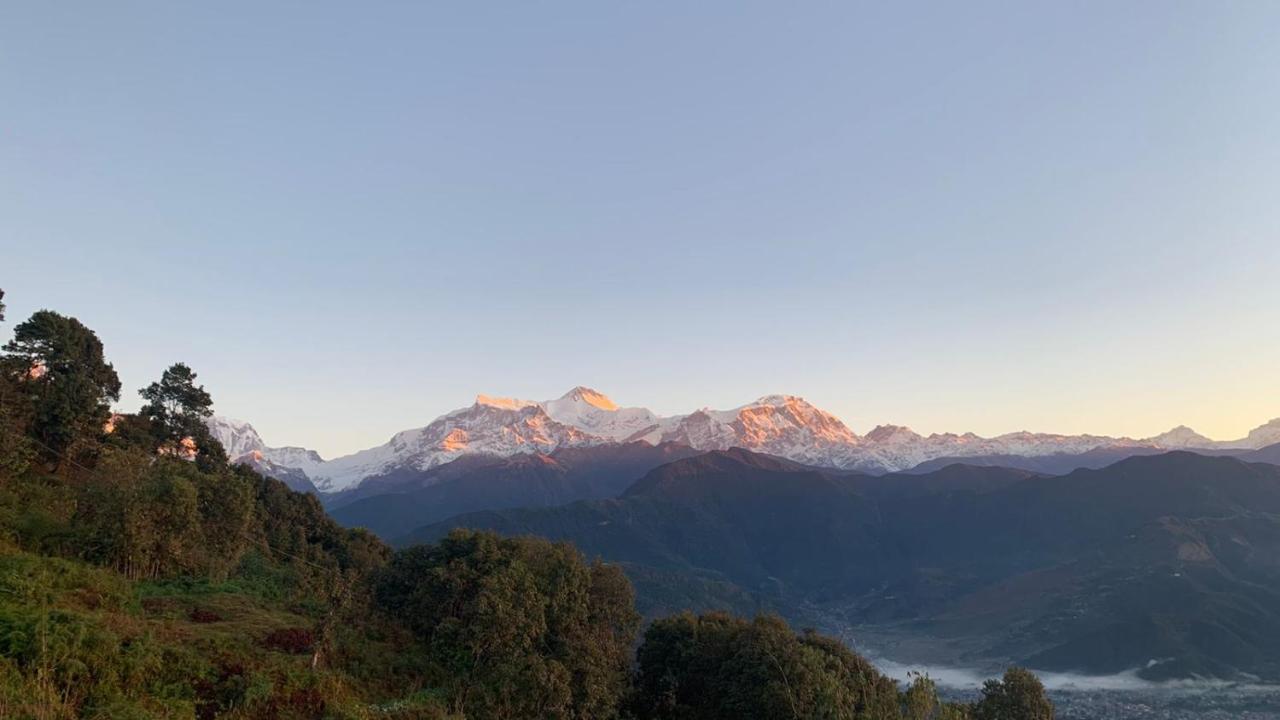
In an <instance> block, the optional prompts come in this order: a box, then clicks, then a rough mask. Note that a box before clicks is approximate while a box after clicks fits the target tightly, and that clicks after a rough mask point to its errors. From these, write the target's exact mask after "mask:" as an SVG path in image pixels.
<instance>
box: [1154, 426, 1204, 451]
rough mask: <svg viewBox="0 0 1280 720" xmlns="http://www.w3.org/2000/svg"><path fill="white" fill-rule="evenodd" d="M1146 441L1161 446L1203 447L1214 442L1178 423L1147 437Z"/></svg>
mask: <svg viewBox="0 0 1280 720" xmlns="http://www.w3.org/2000/svg"><path fill="white" fill-rule="evenodd" d="M1147 441H1148V442H1150V443H1151V444H1153V445H1156V446H1157V447H1162V448H1194V447H1200V448H1203V447H1211V446H1212V445H1213V444H1214V443H1213V441H1212V440H1210V439H1209V438H1207V437H1205V436H1203V435H1201V434H1200V433H1198V432H1196V431H1195V430H1192V429H1191V428H1189V427H1187V426H1186V425H1179V426H1177V427H1175V428H1173V429H1172V430H1169V431H1167V432H1162V433H1160V434H1159V435H1156V436H1155V437H1151V438H1147Z"/></svg>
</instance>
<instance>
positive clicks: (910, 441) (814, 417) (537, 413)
mask: <svg viewBox="0 0 1280 720" xmlns="http://www.w3.org/2000/svg"><path fill="white" fill-rule="evenodd" d="M210 428H211V429H212V430H213V432H214V435H215V436H216V437H218V439H219V440H221V441H222V442H223V445H224V446H226V448H227V452H228V455H229V456H230V457H232V458H233V459H239V458H242V457H246V456H247V454H248V453H250V452H258V453H261V455H262V457H263V459H264V460H266V461H269V462H270V463H271V465H272V466H273V467H274V468H277V469H275V470H271V472H273V473H285V472H288V473H289V474H292V475H295V476H296V475H297V474H298V473H301V474H302V475H304V476H305V477H306V478H307V479H308V480H309V481H310V482H311V483H313V484H314V485H315V487H316V488H318V489H319V490H320V491H322V492H326V493H332V492H339V491H343V490H347V489H350V488H353V487H356V486H358V485H360V483H361V482H364V481H365V480H366V479H369V478H377V477H379V476H384V475H387V474H393V473H397V472H403V471H413V472H425V471H428V470H430V469H431V468H433V467H436V466H439V465H442V464H445V463H448V462H451V461H453V460H456V459H458V458H460V457H464V456H469V455H492V456H496V457H513V456H517V455H528V454H536V453H543V454H546V453H551V452H554V451H556V450H558V449H561V448H574V447H593V446H598V445H606V444H611V443H629V442H647V443H649V444H651V445H655V446H656V445H659V444H661V443H677V444H681V445H685V446H688V447H690V448H693V449H695V450H703V451H710V450H727V449H729V448H745V449H747V450H751V451H753V452H759V453H765V454H769V455H776V456H778V457H783V458H787V459H790V460H794V461H796V462H800V463H804V464H807V465H814V466H819V467H829V468H837V469H842V470H856V471H861V472H868V473H885V472H896V471H902V470H907V469H910V468H914V467H916V466H919V465H921V464H922V463H929V462H931V461H937V460H938V459H940V458H947V459H962V458H995V457H1013V458H1057V460H1058V464H1061V463H1066V462H1069V460H1068V458H1070V457H1073V456H1077V455H1085V454H1088V453H1093V454H1094V455H1099V454H1101V455H1105V456H1107V457H1112V458H1114V457H1118V456H1124V455H1126V454H1142V453H1144V452H1153V451H1159V450H1165V449H1188V448H1194V449H1206V450H1236V449H1239V450H1246V449H1256V448H1260V447H1263V446H1265V445H1269V444H1273V443H1275V442H1280V419H1276V420H1273V421H1271V422H1270V423H1267V424H1266V425H1263V426H1261V427H1259V428H1257V429H1255V430H1254V431H1252V432H1251V433H1250V434H1249V435H1248V436H1247V437H1245V438H1241V439H1239V440H1234V441H1226V442H1218V441H1214V440H1210V439H1208V438H1206V437H1204V436H1202V435H1200V434H1198V433H1196V432H1194V431H1193V430H1191V429H1190V428H1186V427H1181V426H1180V427H1177V428H1174V429H1173V430H1170V431H1169V432H1166V433H1162V434H1160V435H1157V436H1155V437H1151V438H1145V439H1132V438H1116V437H1107V436H1099V435H1057V434H1048V433H1031V432H1015V433H1008V434H1005V435H999V436H996V437H991V438H984V437H980V436H978V435H975V434H973V433H963V434H956V433H935V434H932V435H928V436H924V435H920V434H918V433H916V432H914V431H913V430H911V429H910V428H908V427H904V426H900V425H880V426H878V427H876V428H874V429H872V430H871V431H870V432H868V433H867V434H866V435H862V436H860V435H858V434H857V433H855V432H854V431H853V430H852V429H850V428H849V427H848V426H847V425H845V424H844V422H842V421H841V420H840V419H839V418H837V417H836V416H834V415H832V414H831V413H829V412H826V411H825V410H822V409H820V408H818V407H816V406H814V405H813V404H811V403H809V402H807V401H806V400H804V399H803V398H800V397H796V396H793V395H767V396H764V397H762V398H760V399H758V400H756V401H755V402H752V403H748V404H746V405H742V406H740V407H737V408H733V409H730V410H714V409H711V408H703V409H700V410H696V411H694V412H692V413H689V414H687V415H675V416H667V417H662V416H659V415H656V414H655V413H653V412H652V411H650V410H648V409H645V408H641V407H619V406H618V405H617V404H616V403H614V402H613V401H612V400H610V399H609V398H608V397H607V396H605V395H604V394H602V393H600V392H598V391H595V390H592V389H590V388H586V387H576V388H573V389H572V390H570V391H569V392H567V393H565V394H564V395H562V396H560V397H558V398H556V399H553V400H545V401H532V400H518V399H511V398H501V397H491V396H487V395H480V396H478V397H477V398H476V401H475V402H474V403H473V404H472V405H471V406H469V407H466V408H461V409H458V410H454V411H453V412H450V413H447V414H445V415H443V416H441V417H439V418H437V419H436V420H434V421H432V422H431V423H430V424H428V425H427V426H425V427H421V428H416V429H412V430H405V431H403V432H400V433H397V434H396V435H395V436H393V437H392V438H391V439H390V440H389V441H388V442H387V443H385V444H383V445H380V446H378V447H374V448H370V449H368V450H362V451H360V452H357V453H354V454H352V455H347V456H344V457H339V458H335V459H332V460H328V461H325V460H322V459H321V458H320V456H319V455H318V454H316V453H315V452H314V451H311V450H306V449H304V448H294V447H284V448H273V447H269V446H267V445H266V444H265V443H264V442H263V441H262V438H261V437H259V435H258V433H257V432H256V431H255V430H254V429H253V427H252V426H251V425H249V424H248V423H244V422H240V421H234V420H229V419H226V418H213V419H211V420H210ZM1015 464H1016V463H1015ZM1051 464H1052V463H1051ZM264 467H265V466H264Z"/></svg>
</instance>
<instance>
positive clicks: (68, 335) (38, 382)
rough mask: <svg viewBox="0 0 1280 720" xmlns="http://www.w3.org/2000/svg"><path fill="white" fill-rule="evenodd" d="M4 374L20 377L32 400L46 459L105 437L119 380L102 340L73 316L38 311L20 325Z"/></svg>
mask: <svg viewBox="0 0 1280 720" xmlns="http://www.w3.org/2000/svg"><path fill="white" fill-rule="evenodd" d="M4 352H5V355H4V358H3V361H2V362H3V372H4V373H5V374H6V375H7V376H9V377H10V378H16V379H17V381H18V382H17V384H18V386H19V388H20V392H21V394H22V396H23V397H24V399H25V401H26V402H27V403H28V411H29V414H30V417H31V426H30V433H31V436H32V437H33V438H34V439H35V440H36V441H37V442H38V443H39V444H40V445H41V446H42V447H41V451H42V452H43V453H44V454H45V456H46V458H47V459H51V460H52V459H56V458H58V457H60V456H61V455H62V454H63V453H64V452H66V451H67V450H68V449H69V448H70V447H71V445H72V443H73V442H75V441H76V440H79V439H83V438H93V437H98V436H100V435H102V431H103V426H104V425H105V423H106V421H107V419H108V418H109V417H110V405H109V403H110V402H112V401H115V400H119V399H120V378H119V377H118V376H117V375H116V371H115V368H113V367H111V363H108V362H107V361H106V358H105V356H104V354H103V351H102V342H101V341H100V340H98V336H97V335H95V334H94V332H93V331H92V330H90V329H89V328H87V327H85V326H84V325H83V324H81V323H80V321H79V320H76V319H75V318H69V317H65V316H63V315H59V314H58V313H56V312H53V311H51V310H40V311H38V312H36V313H35V314H33V315H32V316H31V318H30V319H29V320H27V321H26V322H23V323H21V324H19V325H18V326H17V327H16V328H15V329H14V333H13V339H12V340H10V341H9V342H8V343H7V344H6V345H5V346H4Z"/></svg>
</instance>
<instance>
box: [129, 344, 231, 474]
mask: <svg viewBox="0 0 1280 720" xmlns="http://www.w3.org/2000/svg"><path fill="white" fill-rule="evenodd" d="M138 394H139V395H141V396H142V399H144V400H146V401H147V404H146V405H144V406H143V407H142V409H141V410H140V411H139V415H141V416H142V417H144V418H146V419H147V421H148V422H150V424H151V432H152V435H153V436H154V438H155V442H156V448H157V449H159V450H162V451H165V452H169V453H172V454H175V455H178V456H184V455H187V454H188V453H194V454H195V457H197V458H201V457H203V459H204V460H206V461H208V460H210V459H211V458H216V459H218V460H221V461H225V460H226V453H225V451H224V450H223V448H222V444H221V443H219V442H218V441H217V440H215V439H214V438H213V436H212V435H211V434H210V433H209V428H208V426H206V425H205V420H206V419H207V418H209V417H210V416H211V415H213V398H212V397H210V395H209V393H208V392H207V391H206V390H205V389H204V386H203V385H196V374H195V372H194V371H192V369H191V368H190V367H188V366H187V365H186V364H184V363H175V364H173V365H171V366H169V368H168V369H166V370H165V371H164V375H162V376H161V377H160V380H159V382H153V383H151V384H150V385H148V386H147V387H145V388H143V389H141V390H139V391H138ZM188 443H190V445H188Z"/></svg>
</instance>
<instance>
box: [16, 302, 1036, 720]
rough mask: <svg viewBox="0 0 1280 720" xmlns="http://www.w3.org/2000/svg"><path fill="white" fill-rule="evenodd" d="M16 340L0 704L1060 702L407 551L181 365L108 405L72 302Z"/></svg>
mask: <svg viewBox="0 0 1280 720" xmlns="http://www.w3.org/2000/svg"><path fill="white" fill-rule="evenodd" d="M5 350H6V354H5V356H4V357H3V359H2V360H0V363H2V369H3V372H0V718H15V719H31V720H64V719H66V720H69V719H72V718H119V719H138V720H142V719H144V718H174V719H184V720H185V719H199V720H206V719H209V718H242V719H244V718H335V719H337V718H352V719H356V718H390V719H397V720H410V719H427V718H431V719H437V720H443V719H446V718H473V719H478V720H487V719H494V720H497V719H499V718H502V719H511V718H537V719H539V720H540V719H543V718H558V719H563V720H597V719H598V720H609V719H610V718H635V719H636V720H645V719H650V718H653V719H657V718H663V719H670V720H681V719H685V718H689V719H694V718H697V719H704V718H705V719H707V720H712V719H718V718H868V719H871V718H894V719H897V718H909V719H910V720H926V719H928V718H961V717H969V716H972V717H975V718H1001V719H1006V718H1007V719H1009V720H1017V719H1020V718H1028V719H1030V718H1037V719H1038V718H1041V717H1046V715H1044V714H1042V710H1043V709H1045V708H1048V706H1047V704H1045V703H1044V702H1043V693H1042V692H1038V691H1039V685H1038V683H1034V685H1033V682H1034V677H1030V676H1029V675H1026V674H1023V675H1015V676H1006V678H1005V680H1004V681H1002V683H997V684H994V685H991V686H990V687H989V689H988V690H989V692H988V694H987V696H986V697H987V699H984V700H983V701H982V702H980V703H979V704H977V705H975V706H974V707H972V708H971V707H967V706H964V707H962V706H954V705H944V704H942V703H939V702H938V700H937V696H936V693H935V692H934V690H933V686H932V684H931V683H929V681H928V679H927V678H918V679H917V680H916V681H915V682H914V683H913V684H912V685H911V686H910V687H909V688H907V689H906V690H905V691H902V692H900V691H899V689H898V687H897V686H896V684H895V683H894V682H893V681H891V680H889V679H887V678H885V677H884V676H883V675H881V674H880V673H879V672H877V671H876V670H875V668H873V667H872V666H871V665H870V664H868V663H867V662H866V661H865V660H863V659H862V658H860V657H858V656H857V655H854V654H853V653H851V652H850V651H849V650H847V649H846V648H845V647H843V646H842V645H840V644H839V643H837V642H836V641H834V640H831V639H828V638H824V637H821V636H819V635H817V634H814V633H812V632H806V633H804V634H802V635H796V634H795V633H793V632H792V631H791V630H790V629H788V628H787V626H786V624H785V623H783V622H782V621H781V620H779V619H777V618H773V617H759V618H756V619H755V620H753V621H746V620H740V619H735V618H733V617H729V616H726V615H707V616H702V617H696V616H693V615H687V614H686V615H679V616H675V617H671V618H667V619H664V620H659V621H658V622H656V623H654V624H653V625H652V626H651V627H650V628H649V629H648V630H647V631H646V632H645V634H644V639H643V643H642V644H640V646H639V649H638V650H636V646H635V642H636V633H637V632H638V629H639V627H638V626H639V616H638V615H637V613H636V611H635V608H634V598H633V591H632V587H631V584H630V583H629V582H628V580H627V579H626V577H625V576H624V575H623V574H622V572H621V571H620V570H619V569H618V568H617V567H616V566H610V565H605V564H602V563H600V562H594V563H589V562H587V561H586V560H585V559H584V558H583V557H582V555H581V554H580V553H579V552H578V551H577V550H575V549H574V548H573V546H571V545H569V544H567V543H551V542H548V541H546V540H540V539H536V538H515V539H503V538H499V537H498V536H496V535H493V534H489V533H476V532H472V531H466V530H458V531H455V532H454V533H452V534H450V535H449V536H447V537H445V538H443V539H442V540H441V541H440V542H438V543H437V544H434V545H429V546H417V547H411V548H408V549H405V550H403V551H401V552H399V553H396V554H392V552H391V551H390V549H389V548H388V547H387V546H385V545H384V544H383V543H382V542H381V541H379V540H378V539H376V538H375V537H373V536H372V535H370V534H368V533H366V532H364V531H360V530H348V529H344V528H342V527H340V526H339V525H337V524H336V523H334V522H333V521H332V520H331V519H330V518H329V517H328V516H327V515H326V514H325V512H324V510H323V509H322V508H321V506H320V504H319V502H318V501H317V500H316V499H315V497H314V496H311V495H305V494H300V493H295V492H292V491H290V490H289V489H288V488H287V487H286V486H285V485H284V484H282V483H280V482H278V481H275V480H271V479H268V478H265V477H262V476H261V475H259V474H257V473H255V472H253V471H252V470H250V469H248V468H246V467H243V466H229V465H228V464H227V462H226V457H225V453H224V452H223V449H222V448H221V447H219V446H218V444H217V442H216V440H214V439H213V438H212V437H210V436H209V435H208V433H207V432H206V431H204V426H203V422H202V420H203V418H205V417H207V415H208V414H209V412H210V408H211V406H212V399H211V398H210V396H209V394H208V393H207V392H206V391H205V390H204V388H203V387H200V386H198V385H196V384H195V379H196V374H195V373H194V372H192V371H191V369H190V368H189V367H187V366H185V365H182V364H177V365H174V366H172V367H170V368H169V370H167V371H166V372H165V374H164V377H163V378H161V380H159V381H158V382H157V383H153V384H152V385H150V386H149V387H147V388H146V389H144V390H143V391H142V395H143V397H144V399H145V400H146V401H147V405H146V406H145V408H144V409H143V411H142V412H141V413H139V414H138V415H133V416H112V415H110V413H109V410H108V408H109V405H108V403H109V402H111V401H114V400H116V399H118V397H119V392H120V384H119V380H118V379H117V378H116V376H115V372H114V370H113V369H112V368H111V365H110V364H109V363H107V362H106V360H105V357H104V355H103V352H102V346H101V343H100V342H98V339H97V337H96V336H95V335H94V334H93V332H92V331H91V330H89V329H88V328H86V327H84V326H83V325H82V324H80V323H79V322H78V321H76V320H75V319H73V318H66V317H63V316H61V315H58V314H57V313H54V312H51V311H44V310H42V311H40V312H38V313H36V314H35V315H34V316H33V317H32V319H31V320H29V321H27V322H25V323H23V324H22V325H20V326H18V331H17V332H16V333H15V339H14V340H13V341H12V342H10V343H9V344H8V345H6V346H5ZM1028 677H1030V680H1028V679H1027V678H1028ZM1011 678H1012V679H1011ZM1032 691H1037V692H1032ZM1029 692H1030V693H1032V694H1033V695H1037V697H1032V698H1030V699H1027V698H1024V697H1022V696H1023V695H1024V694H1026V693H1029ZM991 698H995V700H991ZM1024 710H1025V712H1024ZM1049 712H1050V713H1051V709H1050V710H1049ZM1010 713H1013V714H1010ZM1020 713H1021V714H1020ZM1028 713H1030V714H1028Z"/></svg>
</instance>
